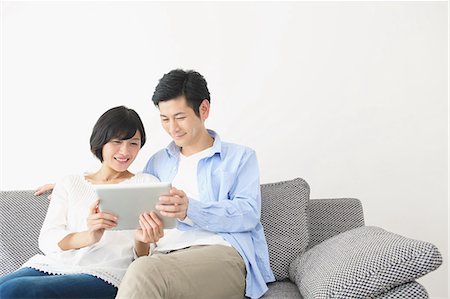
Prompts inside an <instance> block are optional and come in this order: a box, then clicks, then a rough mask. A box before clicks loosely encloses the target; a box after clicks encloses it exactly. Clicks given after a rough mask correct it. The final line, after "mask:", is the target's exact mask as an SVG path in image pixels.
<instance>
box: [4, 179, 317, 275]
mask: <svg viewBox="0 0 450 299" xmlns="http://www.w3.org/2000/svg"><path fill="white" fill-rule="evenodd" d="M261 195H262V208H261V222H262V224H263V227H264V232H265V235H266V239H267V243H268V247H269V257H270V263H271V267H272V270H273V272H274V274H275V277H276V278H277V280H282V279H285V278H287V277H288V269H289V264H290V263H291V262H292V260H293V259H294V258H295V257H296V256H297V255H299V254H300V253H301V252H303V251H304V250H305V248H306V247H307V245H308V235H309V234H308V219H307V204H308V200H309V186H308V184H307V183H306V181H305V180H303V179H300V178H297V179H294V180H290V181H283V182H278V183H270V184H263V185H261ZM47 197H48V193H47V194H44V195H41V196H34V191H31V190H29V191H0V228H1V229H0V276H2V275H5V274H7V273H10V272H12V271H14V270H16V269H17V268H18V267H20V266H21V265H22V264H23V263H25V262H26V261H27V260H28V259H29V258H30V257H32V256H33V255H35V254H37V253H40V250H39V248H38V237H39V232H40V229H41V226H42V223H43V221H44V218H45V214H46V212H47V208H48V204H49V200H48V198H47Z"/></svg>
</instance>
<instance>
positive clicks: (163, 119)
mask: <svg viewBox="0 0 450 299" xmlns="http://www.w3.org/2000/svg"><path fill="white" fill-rule="evenodd" d="M161 121H163V122H168V121H169V119H168V118H161Z"/></svg>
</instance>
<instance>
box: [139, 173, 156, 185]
mask: <svg viewBox="0 0 450 299" xmlns="http://www.w3.org/2000/svg"><path fill="white" fill-rule="evenodd" d="M132 181H133V183H153V182H159V179H158V178H157V177H155V176H153V175H151V174H148V173H144V172H138V173H136V174H135V175H134V177H133V178H132Z"/></svg>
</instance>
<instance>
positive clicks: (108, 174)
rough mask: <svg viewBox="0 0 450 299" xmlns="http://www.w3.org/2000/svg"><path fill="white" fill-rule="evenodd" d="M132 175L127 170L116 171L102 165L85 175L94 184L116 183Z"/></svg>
mask: <svg viewBox="0 0 450 299" xmlns="http://www.w3.org/2000/svg"><path fill="white" fill-rule="evenodd" d="M133 176H134V174H133V173H131V172H129V171H128V170H126V171H123V172H117V171H114V170H112V169H109V168H108V169H107V168H104V167H102V168H100V169H99V170H98V171H97V172H94V173H92V174H89V175H87V176H86V179H87V180H88V181H90V182H91V183H94V184H117V183H120V182H122V181H124V180H126V179H129V178H131V177H133Z"/></svg>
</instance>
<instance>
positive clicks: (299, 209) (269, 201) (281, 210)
mask: <svg viewBox="0 0 450 299" xmlns="http://www.w3.org/2000/svg"><path fill="white" fill-rule="evenodd" d="M309 194H310V190H309V185H308V184H307V183H306V181H305V180H303V179H301V178H296V179H293V180H290V181H283V182H278V183H270V184H263V185H261V203H262V207H261V223H262V225H263V227H264V233H265V235H266V241H267V245H268V247H269V258H270V266H271V268H272V271H273V273H274V275H275V278H276V279H277V280H283V279H286V278H288V276H289V265H290V264H291V262H292V261H293V260H294V259H295V258H296V257H297V256H298V255H299V254H301V253H302V252H303V251H304V250H305V249H306V247H307V246H308V242H309V232H308V217H307V207H308V201H309Z"/></svg>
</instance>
